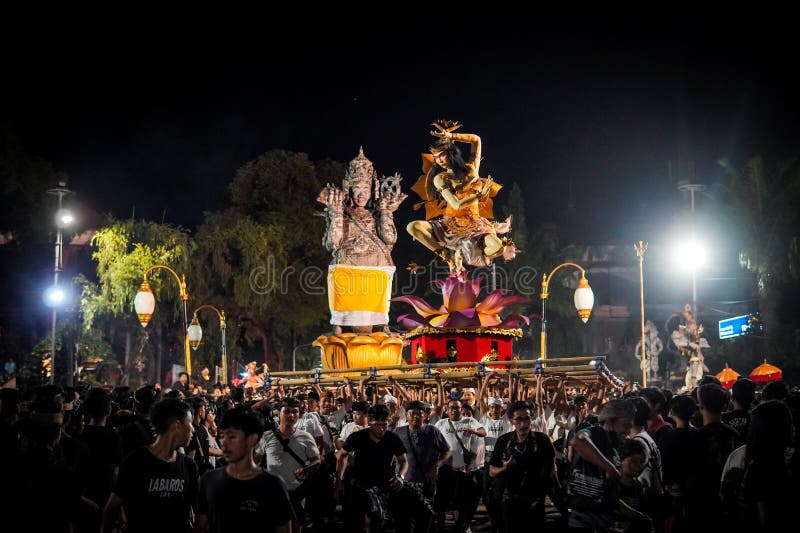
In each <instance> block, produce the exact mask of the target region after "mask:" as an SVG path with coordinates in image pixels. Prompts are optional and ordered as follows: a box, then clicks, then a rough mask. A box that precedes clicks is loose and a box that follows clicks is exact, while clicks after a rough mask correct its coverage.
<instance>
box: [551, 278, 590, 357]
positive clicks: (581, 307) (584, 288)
mask: <svg viewBox="0 0 800 533" xmlns="http://www.w3.org/2000/svg"><path fill="white" fill-rule="evenodd" d="M564 266H571V267H575V268H577V269H578V270H579V271H580V272H581V279H580V281H579V282H578V288H577V289H575V295H574V296H573V302H574V303H575V309H576V310H577V311H578V316H579V317H580V319H581V320H582V321H583V323H584V324H585V323H586V322H587V321H588V320H589V316H590V315H591V314H592V307H594V293H593V292H592V288H591V287H590V286H589V282H588V281H586V271H585V270H584V269H583V267H582V266H580V265H577V264H575V263H562V264H560V265H558V266H557V267H555V268H554V269H553V271H552V272H550V275H549V276H548V275H547V274H542V293H541V295H540V296H539V297H540V298H541V300H542V333H541V336H540V345H539V358H540V359H542V360H544V359H546V358H547V298H548V297H549V296H550V280H552V279H553V274H555V273H556V271H558V269H560V268H561V267H564Z"/></svg>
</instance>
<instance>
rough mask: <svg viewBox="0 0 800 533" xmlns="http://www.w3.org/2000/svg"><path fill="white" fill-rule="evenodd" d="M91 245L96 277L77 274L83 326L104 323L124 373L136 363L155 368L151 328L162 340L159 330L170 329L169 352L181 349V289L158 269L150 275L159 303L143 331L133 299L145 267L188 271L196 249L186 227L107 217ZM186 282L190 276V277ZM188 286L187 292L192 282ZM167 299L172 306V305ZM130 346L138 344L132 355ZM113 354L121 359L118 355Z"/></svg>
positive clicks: (178, 352)
mask: <svg viewBox="0 0 800 533" xmlns="http://www.w3.org/2000/svg"><path fill="white" fill-rule="evenodd" d="M92 246H93V247H94V248H95V251H94V252H93V253H92V259H93V260H94V261H96V262H97V278H98V281H97V282H93V281H91V280H89V279H87V278H85V277H83V278H81V279H80V282H81V284H82V293H83V296H82V299H81V314H82V316H83V327H84V330H89V329H91V328H96V327H102V329H103V330H104V331H106V332H107V335H108V341H109V343H110V344H111V346H112V348H113V350H114V351H115V352H116V353H117V354H119V353H120V352H122V351H123V350H124V363H125V366H126V373H128V374H130V373H131V369H132V368H133V366H134V365H135V364H136V363H137V362H140V363H144V364H145V367H148V368H150V369H154V370H155V369H157V368H158V366H160V365H158V361H157V360H156V361H155V363H156V364H153V363H154V361H153V346H152V345H151V344H150V343H149V342H148V340H149V333H150V332H155V335H156V337H157V338H158V340H159V341H160V340H161V337H162V330H163V329H167V330H169V331H171V333H172V335H173V336H172V338H171V339H170V340H169V341H168V342H167V345H168V346H171V351H172V353H175V354H182V353H183V348H182V346H183V344H182V343H183V335H184V332H183V319H182V313H183V310H182V306H181V303H180V298H179V292H180V289H179V287H178V284H177V283H176V282H175V280H174V279H172V276H171V275H170V274H169V273H168V272H164V271H163V270H161V269H157V270H154V271H153V272H151V273H150V274H148V277H147V279H148V281H149V282H150V285H151V287H152V290H153V293H154V295H155V298H156V302H157V306H156V311H155V313H153V318H152V321H151V323H150V325H149V326H148V329H147V330H143V328H142V327H141V325H140V324H139V321H138V319H137V318H136V313H135V311H134V308H133V299H134V297H135V296H136V293H137V292H138V290H139V286H140V285H141V283H142V277H143V274H144V272H145V271H146V270H147V269H148V268H150V267H151V266H153V265H156V264H162V265H166V266H169V267H170V268H172V269H173V270H175V271H176V272H177V273H178V274H181V273H184V272H187V270H188V264H189V260H190V256H191V254H192V253H193V251H194V249H195V244H194V241H193V240H192V239H191V237H190V236H189V234H188V232H187V231H186V230H184V229H183V228H179V227H175V226H171V225H168V224H157V223H154V222H146V221H133V220H126V221H117V220H111V221H110V222H109V224H108V225H106V226H105V227H103V228H101V229H100V230H99V231H98V232H97V233H96V234H95V235H94V237H93V238H92ZM167 277H169V279H167ZM188 282H189V283H191V282H192V280H191V279H188ZM188 291H190V294H191V291H192V286H189V287H188ZM169 302H173V305H172V306H170V305H169ZM176 325H178V327H175V326H176ZM134 345H136V346H139V348H138V353H136V354H133V353H132V350H133V347H134ZM156 350H157V352H158V353H161V346H156ZM116 357H117V360H118V361H119V356H118V355H117V356H116ZM134 357H135V359H136V360H135V359H134ZM156 359H157V358H156ZM137 360H138V361H137ZM120 362H122V361H120ZM149 374H150V376H151V377H152V378H154V379H155V380H160V376H156V375H155V374H154V373H153V372H152V371H150V372H149Z"/></svg>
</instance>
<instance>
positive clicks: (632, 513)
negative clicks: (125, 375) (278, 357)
mask: <svg viewBox="0 0 800 533" xmlns="http://www.w3.org/2000/svg"><path fill="white" fill-rule="evenodd" d="M253 393H255V394H253ZM799 399H800V393H798V392H797V390H791V388H790V387H789V386H787V384H786V383H785V382H784V381H777V382H773V383H770V384H768V385H767V386H765V387H762V386H761V385H758V386H757V385H756V384H755V383H753V382H752V381H750V380H748V379H740V380H739V381H737V382H736V383H735V384H734V385H733V387H732V389H731V391H728V390H726V389H724V388H723V387H722V386H721V385H720V384H719V382H718V381H716V379H715V378H713V377H710V376H706V377H704V378H702V379H701V380H700V381H699V383H698V385H697V387H695V388H694V389H693V390H691V391H690V392H688V393H685V394H672V393H670V391H667V390H663V389H659V388H655V387H650V388H644V389H634V390H625V391H617V390H615V389H613V388H605V387H603V386H601V385H600V384H592V385H583V384H581V383H580V382H575V381H573V380H570V379H558V378H549V379H543V378H541V377H540V378H538V379H534V380H532V381H528V380H525V379H521V378H520V377H519V376H514V375H506V374H502V375H500V374H495V373H488V374H486V375H485V376H482V377H478V378H476V380H475V382H474V383H472V382H470V383H464V382H461V383H451V382H448V381H447V378H446V375H440V376H439V377H438V378H437V379H436V380H435V381H434V382H432V383H428V384H423V385H419V384H417V385H411V384H410V383H405V384H404V383H401V382H400V381H399V380H394V379H391V377H390V378H389V379H388V381H387V380H383V381H381V383H380V384H378V383H371V380H370V379H368V378H364V379H361V380H353V381H348V380H345V381H344V382H343V383H342V384H341V385H340V386H335V387H325V386H320V385H319V384H316V385H309V386H293V387H284V386H281V384H280V382H273V383H271V386H270V387H269V388H262V389H260V390H258V391H252V390H250V391H248V393H247V394H246V393H245V389H244V388H238V387H232V388H231V387H222V386H219V385H214V384H212V383H211V382H210V381H209V380H208V376H203V377H199V378H198V379H197V380H192V379H190V378H189V376H188V375H184V376H182V377H181V379H180V380H179V381H178V382H176V383H175V384H174V385H173V386H172V387H171V388H169V389H163V390H162V389H161V388H160V387H158V386H144V387H140V388H138V389H136V390H132V389H130V388H128V387H116V388H114V389H112V390H107V389H106V388H102V387H95V388H90V389H82V390H75V389H70V388H66V389H65V388H62V387H58V386H54V385H47V386H43V387H39V388H36V389H34V390H31V391H19V390H17V389H12V388H5V389H2V393H1V395H0V413H1V415H2V416H1V418H0V450H2V457H3V458H4V459H5V461H4V465H3V467H2V468H3V480H4V481H3V483H2V486H3V491H4V494H3V495H2V498H1V501H3V502H4V503H5V504H6V505H8V506H9V507H8V512H6V513H5V514H4V516H5V518H6V520H7V521H8V519H9V517H11V516H16V517H17V519H18V520H21V521H23V522H24V523H25V529H26V530H33V531H38V530H41V531H52V532H54V531H73V532H84V531H91V532H95V533H96V532H98V531H100V532H106V533H110V532H115V531H125V532H140V531H141V532H144V531H148V532H154V531H170V532H171V533H177V532H180V531H196V532H204V531H213V532H219V531H284V532H289V531H292V532H294V533H298V532H299V531H301V530H309V531H314V532H323V531H335V530H342V528H345V530H347V531H398V532H406V531H415V532H428V531H444V530H448V531H454V532H464V531H470V529H471V528H472V527H474V526H475V523H474V516H475V513H476V509H478V507H479V505H480V504H481V502H482V503H483V505H484V506H485V508H486V511H487V514H488V517H489V525H488V526H487V527H488V528H490V529H491V531H494V532H500V531H502V532H510V531H522V530H523V528H525V529H529V528H530V529H533V530H536V529H543V528H544V527H545V521H546V514H545V509H546V507H547V506H553V508H555V509H557V511H558V515H560V517H561V518H560V519H559V521H558V522H557V523H549V524H548V527H551V528H555V529H557V530H564V531H567V530H568V531H575V532H584V531H585V532H590V531H600V532H605V531H609V532H610V531H630V532H639V531H642V532H650V531H656V532H666V533H681V532H689V531H707V530H709V528H712V527H717V528H723V527H724V528H725V529H726V530H727V531H776V530H779V529H778V528H779V527H783V525H784V524H786V523H789V522H788V521H789V519H790V515H791V503H792V501H793V500H794V499H795V498H796V496H797V495H798V494H800V492H799V491H798V479H800V478H798V457H797V454H795V453H794V450H795V449H796V447H797V438H798V434H800V432H798V431H796V425H797V421H798V409H800V401H798V400H799ZM552 515H553V513H550V516H552Z"/></svg>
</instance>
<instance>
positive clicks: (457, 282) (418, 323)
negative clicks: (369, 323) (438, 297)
mask: <svg viewBox="0 0 800 533" xmlns="http://www.w3.org/2000/svg"><path fill="white" fill-rule="evenodd" d="M436 283H437V284H438V285H439V286H440V287H441V288H442V300H443V302H444V303H443V305H442V306H440V307H439V308H436V307H433V306H432V305H430V304H429V303H428V302H426V301H425V300H423V299H422V298H420V297H418V296H398V297H397V298H392V301H393V302H403V303H407V304H409V305H411V306H412V307H413V308H414V310H415V311H416V312H414V313H408V314H405V315H401V316H399V317H398V318H397V320H398V322H400V323H401V324H403V325H404V326H405V327H407V328H409V329H413V328H417V327H434V328H469V327H497V328H512V327H517V325H518V324H519V322H524V323H525V324H529V323H530V319H529V318H528V317H527V316H523V315H520V314H516V313H514V314H511V315H509V316H507V317H506V318H505V319H504V320H501V319H500V312H501V311H502V310H503V309H505V308H506V307H508V306H509V305H511V304H515V303H523V302H527V300H526V299H525V298H521V297H519V296H505V295H504V294H503V290H502V289H497V290H495V291H493V292H492V293H490V294H489V295H487V296H486V298H484V299H483V301H481V302H478V295H479V294H480V292H481V278H476V279H473V280H468V279H465V277H464V276H462V275H457V274H453V275H450V276H448V277H447V279H446V280H444V281H442V280H436Z"/></svg>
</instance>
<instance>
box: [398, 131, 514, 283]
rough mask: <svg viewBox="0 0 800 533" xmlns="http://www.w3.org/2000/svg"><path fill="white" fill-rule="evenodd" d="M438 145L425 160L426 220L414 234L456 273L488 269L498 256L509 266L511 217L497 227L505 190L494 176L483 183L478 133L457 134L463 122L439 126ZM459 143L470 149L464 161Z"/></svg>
mask: <svg viewBox="0 0 800 533" xmlns="http://www.w3.org/2000/svg"><path fill="white" fill-rule="evenodd" d="M433 127H434V130H433V131H431V135H433V136H434V137H436V142H435V143H434V145H433V146H432V147H431V148H430V153H429V154H423V156H422V160H423V162H422V171H423V174H422V176H420V178H419V180H418V181H417V183H416V184H415V185H414V187H412V190H413V191H414V192H416V193H417V194H418V195H419V196H420V197H421V198H422V200H423V202H422V203H421V204H417V205H416V206H415V208H418V207H421V206H423V205H424V206H425V218H426V220H415V221H413V222H411V223H410V224H409V225H408V226H407V228H406V229H407V230H408V232H409V233H410V234H411V236H412V237H414V238H415V239H416V240H418V241H419V242H421V243H422V244H423V245H424V246H425V247H426V248H428V249H429V250H431V251H432V252H434V253H435V254H436V255H437V256H439V257H441V258H442V259H443V260H445V261H446V262H447V264H448V266H449V267H450V271H451V273H455V274H460V273H461V272H463V271H464V266H463V264H464V263H466V264H468V265H472V266H488V265H490V264H491V263H492V260H493V259H495V258H497V257H501V256H502V257H503V258H504V259H506V260H507V261H509V260H511V259H513V258H514V256H515V255H516V253H517V249H516V247H515V246H514V243H513V242H512V241H511V239H509V238H501V237H499V236H498V235H505V234H506V233H508V232H509V231H510V230H511V217H509V218H508V219H507V220H505V221H504V222H502V223H498V222H493V221H492V219H493V218H494V215H493V212H492V198H493V197H494V196H496V195H497V192H498V191H499V190H500V188H501V186H500V185H499V184H497V183H495V182H494V181H493V180H492V178H491V177H488V178H481V177H480V175H479V170H480V163H481V138H480V137H479V136H478V135H475V134H473V133H455V130H457V129H459V128H460V127H461V124H459V123H458V122H450V121H446V120H440V121H436V122H434V123H433ZM457 143H467V144H469V146H470V152H469V156H468V157H467V158H466V159H464V157H463V156H462V153H461V149H460V148H459V147H458V144H457Z"/></svg>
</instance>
